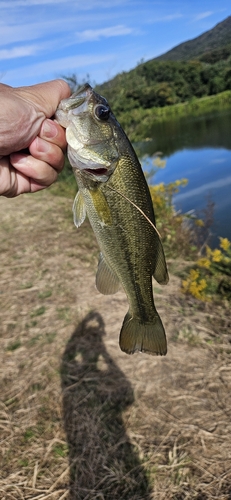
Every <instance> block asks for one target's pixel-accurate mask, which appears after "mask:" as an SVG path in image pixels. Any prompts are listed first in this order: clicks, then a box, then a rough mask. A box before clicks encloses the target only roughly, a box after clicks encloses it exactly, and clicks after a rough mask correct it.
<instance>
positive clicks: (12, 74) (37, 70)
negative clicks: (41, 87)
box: [4, 54, 117, 81]
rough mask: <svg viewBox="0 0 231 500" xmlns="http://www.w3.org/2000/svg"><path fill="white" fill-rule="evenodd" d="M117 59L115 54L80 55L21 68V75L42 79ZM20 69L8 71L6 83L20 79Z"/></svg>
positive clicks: (5, 76)
mask: <svg viewBox="0 0 231 500" xmlns="http://www.w3.org/2000/svg"><path fill="white" fill-rule="evenodd" d="M115 57H117V56H116V55H115V54H108V55H79V56H70V57H63V58H60V59H53V60H49V61H43V62H40V63H37V64H31V65H30V66H24V67H20V74H21V75H22V76H23V79H26V78H31V77H36V78H37V77H38V75H39V77H40V78H42V77H43V76H46V75H48V74H50V75H51V74H52V73H53V74H54V75H59V76H60V75H61V74H64V73H65V71H71V72H73V73H74V72H75V71H76V70H78V69H79V68H83V67H87V69H89V66H91V65H95V64H99V63H100V64H101V63H104V62H107V61H112V60H114V59H115ZM18 76H19V75H18V69H15V70H9V71H6V72H5V74H4V81H6V80H7V81H10V80H11V79H18Z"/></svg>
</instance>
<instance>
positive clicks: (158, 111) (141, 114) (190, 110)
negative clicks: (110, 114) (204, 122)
mask: <svg viewBox="0 0 231 500" xmlns="http://www.w3.org/2000/svg"><path fill="white" fill-rule="evenodd" d="M226 109H231V90H227V91H225V92H221V93H220V94H216V95H212V96H207V97H202V98H200V99H197V98H193V99H191V100H190V101H188V102H184V103H179V104H175V105H172V106H164V107H153V108H150V109H143V108H136V109H133V110H130V111H126V112H124V113H121V114H119V115H118V116H117V119H118V121H119V122H120V123H121V125H122V127H123V128H124V129H125V131H126V133H127V134H128V136H129V139H130V140H131V141H140V140H142V139H146V138H148V137H149V134H150V129H151V127H152V126H153V125H154V124H155V123H157V122H160V123H161V122H168V121H174V120H179V119H181V118H187V117H189V118H190V117H192V116H194V117H196V116H200V115H204V114H207V113H214V112H217V111H223V110H226Z"/></svg>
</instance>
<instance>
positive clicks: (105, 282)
mask: <svg viewBox="0 0 231 500" xmlns="http://www.w3.org/2000/svg"><path fill="white" fill-rule="evenodd" d="M119 286H120V283H119V279H118V277H117V275H116V274H115V273H114V271H113V270H112V269H111V268H110V267H109V265H108V264H107V262H106V261H105V258H104V256H103V254H102V253H101V254H100V256H99V263H98V269H97V273H96V288H97V290H99V292H100V293H103V294H104V295H111V294H113V293H116V292H118V289H119Z"/></svg>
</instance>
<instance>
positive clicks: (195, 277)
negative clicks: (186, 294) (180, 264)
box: [189, 269, 199, 281]
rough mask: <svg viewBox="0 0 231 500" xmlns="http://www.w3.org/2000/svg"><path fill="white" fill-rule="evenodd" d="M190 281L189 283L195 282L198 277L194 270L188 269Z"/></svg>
mask: <svg viewBox="0 0 231 500" xmlns="http://www.w3.org/2000/svg"><path fill="white" fill-rule="evenodd" d="M189 274H190V279H191V281H196V280H197V278H198V277H199V272H198V271H197V270H196V269H190V273H189Z"/></svg>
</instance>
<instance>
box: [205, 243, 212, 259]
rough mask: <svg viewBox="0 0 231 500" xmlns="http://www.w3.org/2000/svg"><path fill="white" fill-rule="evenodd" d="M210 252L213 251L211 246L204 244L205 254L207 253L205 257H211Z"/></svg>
mask: <svg viewBox="0 0 231 500" xmlns="http://www.w3.org/2000/svg"><path fill="white" fill-rule="evenodd" d="M212 253H213V251H212V250H211V248H210V247H209V246H208V245H206V255H207V257H208V258H209V257H211V255H212Z"/></svg>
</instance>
